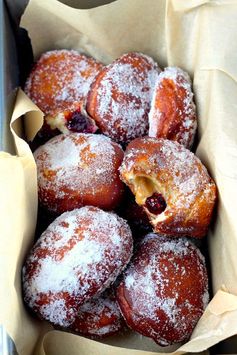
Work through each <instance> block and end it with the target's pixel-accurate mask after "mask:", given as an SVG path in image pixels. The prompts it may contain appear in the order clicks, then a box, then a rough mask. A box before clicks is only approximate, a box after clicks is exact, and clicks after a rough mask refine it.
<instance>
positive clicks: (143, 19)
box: [0, 0, 237, 355]
mask: <svg viewBox="0 0 237 355" xmlns="http://www.w3.org/2000/svg"><path fill="white" fill-rule="evenodd" d="M71 2H72V1H70V3H71ZM76 3H77V5H78V4H79V3H80V1H77V2H76ZM79 5H80V4H79ZM79 5H78V7H79ZM236 13H237V1H233V0H232V1H231V0H229V1H227V0H221V1H205V0H189V1H181V0H173V1H172V0H167V1H165V0H159V1H157V0H129V1H128V0H117V1H115V2H112V3H110V4H108V5H104V6H100V7H96V8H92V9H89V10H87V9H83V10H79V9H75V8H72V7H69V6H66V5H64V4H62V3H60V2H58V1H56V0H32V1H31V2H30V4H29V5H28V7H27V9H26V12H25V14H24V16H23V19H22V26H23V27H25V28H26V29H27V30H28V31H29V35H30V37H31V39H32V45H33V50H34V54H35V58H37V57H38V56H39V54H40V53H42V52H44V51H46V50H49V49H56V48H74V49H77V50H80V51H83V52H85V53H88V54H90V55H92V56H94V57H96V58H97V59H98V60H101V61H103V62H104V63H109V62H111V61H112V60H113V59H114V58H116V57H118V56H119V55H121V54H122V53H126V52H128V51H140V52H144V53H146V54H148V55H151V56H152V57H153V58H154V59H155V60H157V61H158V63H159V64H160V65H161V66H166V65H177V66H180V67H182V68H183V69H185V70H187V71H188V72H189V73H190V74H191V75H192V77H193V79H194V91H195V99H196V103H197V108H198V116H199V130H198V137H199V144H198V148H197V155H198V156H199V157H200V158H201V160H202V161H203V163H204V164H205V165H206V166H207V167H208V169H209V171H210V173H211V175H212V176H213V177H214V179H215V181H216V183H217V186H218V194H219V196H218V206H217V211H216V217H215V218H214V221H213V223H212V225H211V227H210V230H209V236H208V240H209V253H210V259H211V271H212V284H213V290H214V293H215V296H214V298H213V299H212V300H211V302H210V303H209V306H208V307H207V309H206V311H205V313H204V315H203V316H202V318H201V319H200V321H199V323H198V325H197V326H196V328H195V330H194V332H193V334H192V337H191V340H190V341H189V342H187V343H186V344H184V345H182V346H181V347H179V348H178V349H177V347H168V348H160V347H158V346H157V345H156V344H155V343H154V342H152V341H150V340H149V339H147V338H144V337H142V336H140V335H135V334H134V333H131V332H129V333H126V334H125V335H124V336H123V337H122V336H115V337H112V338H108V339H107V340H104V341H103V342H98V341H92V340H88V339H85V338H82V337H80V336H76V335H72V334H69V333H65V332H59V331H55V330H52V328H51V327H50V326H49V325H48V324H46V323H45V322H41V321H39V320H37V319H36V318H34V317H33V316H31V315H30V314H29V313H28V311H27V310H26V309H25V307H24V305H23V303H22V297H21V265H22V262H23V260H24V257H25V255H26V253H27V251H28V250H29V248H30V246H31V245H32V243H33V235H34V228H35V222H36V214H37V213H36V212H37V181H36V167H35V163H34V160H33V156H32V153H31V151H30V149H29V146H28V145H27V144H26V143H25V141H23V140H22V139H21V138H20V136H21V123H24V125H25V132H26V135H27V137H28V139H32V138H33V137H34V135H35V134H36V132H37V131H38V130H39V128H40V127H41V125H42V121H43V115H42V113H41V112H40V110H39V109H38V108H37V107H36V106H35V105H34V104H33V103H32V102H31V101H30V100H29V99H28V98H27V97H26V96H25V94H24V93H23V92H22V91H21V90H19V92H18V96H17V100H16V104H15V108H14V112H13V117H12V121H11V131H12V134H13V136H14V139H15V143H16V156H11V155H9V154H7V153H4V152H2V153H0V200H1V201H4V204H3V203H1V204H0V209H1V211H0V216H1V224H0V231H1V237H0V270H1V273H0V284H1V287H0V323H3V324H4V325H5V327H6V329H7V331H8V333H9V334H10V336H11V337H12V338H13V339H14V341H15V343H16V346H17V350H18V352H19V354H20V355H30V354H36V355H61V354H62V355H66V354H70V355H74V354H75V355H88V354H90V355H92V354H96V355H106V354H114V355H127V354H129V355H133V354H134V355H135V354H136V355H149V354H154V353H156V354H160V353H163V352H168V353H170V354H171V353H172V354H173V355H174V354H176V355H179V354H183V353H186V352H194V353H197V352H202V351H204V350H206V349H208V348H209V347H211V346H212V345H214V344H216V343H218V342H220V341H221V340H223V339H226V338H228V337H230V336H232V335H234V334H237V296H236V295H237V282H236V280H237V258H236V250H237V223H236V222H237V221H236V210H237V144H236V132H237V119H236V111H237V83H236V79H237V58H236V53H237V41H236V36H237V26H236ZM23 115H25V119H24V122H23V121H22V119H20V117H21V116H23ZM136 349H139V350H136ZM175 349H177V350H176V351H175ZM172 351H173V352H172Z"/></svg>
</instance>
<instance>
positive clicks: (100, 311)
mask: <svg viewBox="0 0 237 355" xmlns="http://www.w3.org/2000/svg"><path fill="white" fill-rule="evenodd" d="M123 326H124V321H123V319H122V315H121V313H120V310H119V307H118V304H117V302H116V297H115V295H114V293H113V292H112V290H110V289H109V290H106V291H105V292H104V293H103V294H102V295H100V296H95V297H93V298H91V299H90V300H89V301H88V302H86V303H84V304H83V305H82V306H81V307H80V309H79V311H78V314H77V317H76V320H75V322H74V323H73V324H72V326H71V327H70V328H71V329H72V330H74V331H75V332H78V333H80V334H84V335H89V336H92V337H98V338H103V337H105V336H109V335H112V334H115V333H117V332H118V331H119V330H121V329H122V328H123Z"/></svg>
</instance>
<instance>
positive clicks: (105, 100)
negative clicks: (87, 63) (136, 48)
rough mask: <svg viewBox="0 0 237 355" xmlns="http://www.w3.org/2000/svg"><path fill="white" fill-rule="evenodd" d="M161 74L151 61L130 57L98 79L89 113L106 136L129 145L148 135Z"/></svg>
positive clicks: (109, 67)
mask: <svg viewBox="0 0 237 355" xmlns="http://www.w3.org/2000/svg"><path fill="white" fill-rule="evenodd" d="M159 71H160V69H159V67H158V65H157V64H156V63H155V62H154V61H153V60H152V59H151V58H150V57H148V56H146V55H144V54H141V53H128V54H124V55H123V56H121V57H120V58H119V59H117V60H115V61H114V62H113V63H112V64H110V65H108V66H107V67H105V68H104V69H103V70H102V71H101V72H100V73H99V74H98V75H97V77H96V78H95V80H94V82H93V84H92V86H91V89H90V92H89V94H88V99H87V111H88V113H89V114H90V116H91V117H92V118H93V119H94V120H95V121H96V123H97V125H98V127H99V128H100V129H101V131H102V132H103V133H104V134H105V135H107V136H109V137H111V138H112V139H113V140H115V141H117V142H121V143H127V142H129V141H131V140H132V139H134V138H136V137H140V136H144V135H146V134H147V133H148V112H149V110H150V103H151V98H152V94H153V90H154V85H155V82H156V80H157V78H158V74H159Z"/></svg>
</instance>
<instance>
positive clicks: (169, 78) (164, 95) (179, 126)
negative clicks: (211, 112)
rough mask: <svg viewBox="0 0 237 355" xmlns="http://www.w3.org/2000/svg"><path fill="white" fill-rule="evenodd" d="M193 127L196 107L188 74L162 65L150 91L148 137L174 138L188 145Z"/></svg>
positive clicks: (192, 136)
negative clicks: (153, 88) (154, 85)
mask: <svg viewBox="0 0 237 355" xmlns="http://www.w3.org/2000/svg"><path fill="white" fill-rule="evenodd" d="M196 129H197V117H196V107H195V104H194V102H193V92H192V89H191V80H190V77H189V75H188V74H187V73H186V72H184V71H183V70H182V69H180V68H177V67H168V68H165V70H164V71H163V72H161V73H160V75H159V77H158V80H157V82H156V87H155V90H154V95H153V99H152V103H151V110H150V112H149V136H150V137H156V138H166V139H170V140H175V141H177V142H179V143H180V144H182V145H184V146H185V147H187V148H191V146H192V144H193V140H194V136H195V133H196Z"/></svg>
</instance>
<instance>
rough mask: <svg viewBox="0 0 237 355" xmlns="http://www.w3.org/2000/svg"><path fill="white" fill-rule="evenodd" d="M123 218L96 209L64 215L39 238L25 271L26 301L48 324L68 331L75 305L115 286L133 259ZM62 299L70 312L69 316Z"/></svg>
mask: <svg viewBox="0 0 237 355" xmlns="http://www.w3.org/2000/svg"><path fill="white" fill-rule="evenodd" d="M132 244H133V242H132V235H131V231H130V228H129V226H128V225H127V223H126V222H125V220H123V219H122V218H120V217H118V216H117V215H116V214H114V213H111V212H104V211H102V210H100V209H98V208H96V207H82V208H80V209H75V210H73V211H70V212H66V213H63V214H62V215H61V216H60V217H58V218H57V219H56V220H55V221H54V222H53V223H52V224H50V226H49V227H48V228H47V229H46V231H45V232H44V233H43V234H42V235H41V237H40V238H39V240H38V241H37V242H36V244H35V246H34V247H33V249H32V251H31V252H30V254H29V256H28V258H27V260H26V263H25V266H24V268H23V289H24V299H25V301H26V303H27V304H28V305H29V307H30V308H32V309H33V310H35V311H36V312H37V313H39V314H40V316H41V317H43V318H44V319H46V320H49V321H50V322H52V323H54V324H58V325H61V326H69V325H70V324H71V323H72V322H73V321H74V320H75V317H76V313H77V311H78V308H79V306H80V305H81V304H82V303H84V302H85V301H87V300H88V299H89V298H90V297H92V296H94V295H95V294H98V293H99V292H102V291H103V290H104V289H106V288H107V287H108V286H109V285H110V284H111V283H112V282H114V281H115V279H116V278H117V276H118V275H119V274H120V272H121V271H122V270H123V269H124V267H125V266H126V265H127V263H128V261H129V260H130V257H131V255H132ZM65 299H72V300H73V301H74V303H73V304H74V307H71V308H70V312H71V313H70V314H69V315H68V312H67V304H66V301H65Z"/></svg>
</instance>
